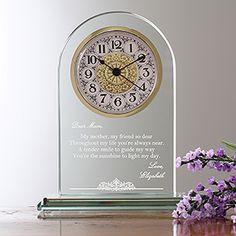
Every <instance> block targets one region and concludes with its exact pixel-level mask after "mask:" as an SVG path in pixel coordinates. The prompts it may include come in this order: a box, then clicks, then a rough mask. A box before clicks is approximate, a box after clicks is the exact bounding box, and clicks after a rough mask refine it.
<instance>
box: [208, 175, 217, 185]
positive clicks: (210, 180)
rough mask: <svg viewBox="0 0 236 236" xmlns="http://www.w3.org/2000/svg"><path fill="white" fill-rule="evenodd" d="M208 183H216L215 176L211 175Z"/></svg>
mask: <svg viewBox="0 0 236 236" xmlns="http://www.w3.org/2000/svg"><path fill="white" fill-rule="evenodd" d="M208 184H210V185H213V184H216V181H215V177H214V176H211V177H209V178H208Z"/></svg>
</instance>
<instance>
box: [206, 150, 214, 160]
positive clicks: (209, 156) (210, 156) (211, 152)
mask: <svg viewBox="0 0 236 236" xmlns="http://www.w3.org/2000/svg"><path fill="white" fill-rule="evenodd" d="M214 155H215V152H214V150H213V149H210V150H209V151H207V153H206V156H207V157H208V158H212V157H213V156H214Z"/></svg>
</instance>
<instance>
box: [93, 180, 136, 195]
mask: <svg viewBox="0 0 236 236" xmlns="http://www.w3.org/2000/svg"><path fill="white" fill-rule="evenodd" d="M97 189H98V190H105V191H114V192H118V191H131V190H135V186H134V184H133V183H131V182H121V181H120V180H119V179H117V178H115V179H114V180H113V181H111V182H101V183H100V184H99V185H98V187H97Z"/></svg>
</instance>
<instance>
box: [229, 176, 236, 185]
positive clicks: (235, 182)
mask: <svg viewBox="0 0 236 236" xmlns="http://www.w3.org/2000/svg"><path fill="white" fill-rule="evenodd" d="M228 181H229V182H230V183H232V184H234V185H236V175H233V176H230V177H229V179H228Z"/></svg>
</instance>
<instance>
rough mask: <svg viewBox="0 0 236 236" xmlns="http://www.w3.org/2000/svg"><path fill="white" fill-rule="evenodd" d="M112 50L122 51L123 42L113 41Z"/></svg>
mask: <svg viewBox="0 0 236 236" xmlns="http://www.w3.org/2000/svg"><path fill="white" fill-rule="evenodd" d="M111 48H112V49H116V50H120V49H122V41H121V40H119V39H116V40H112V41H111Z"/></svg>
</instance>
